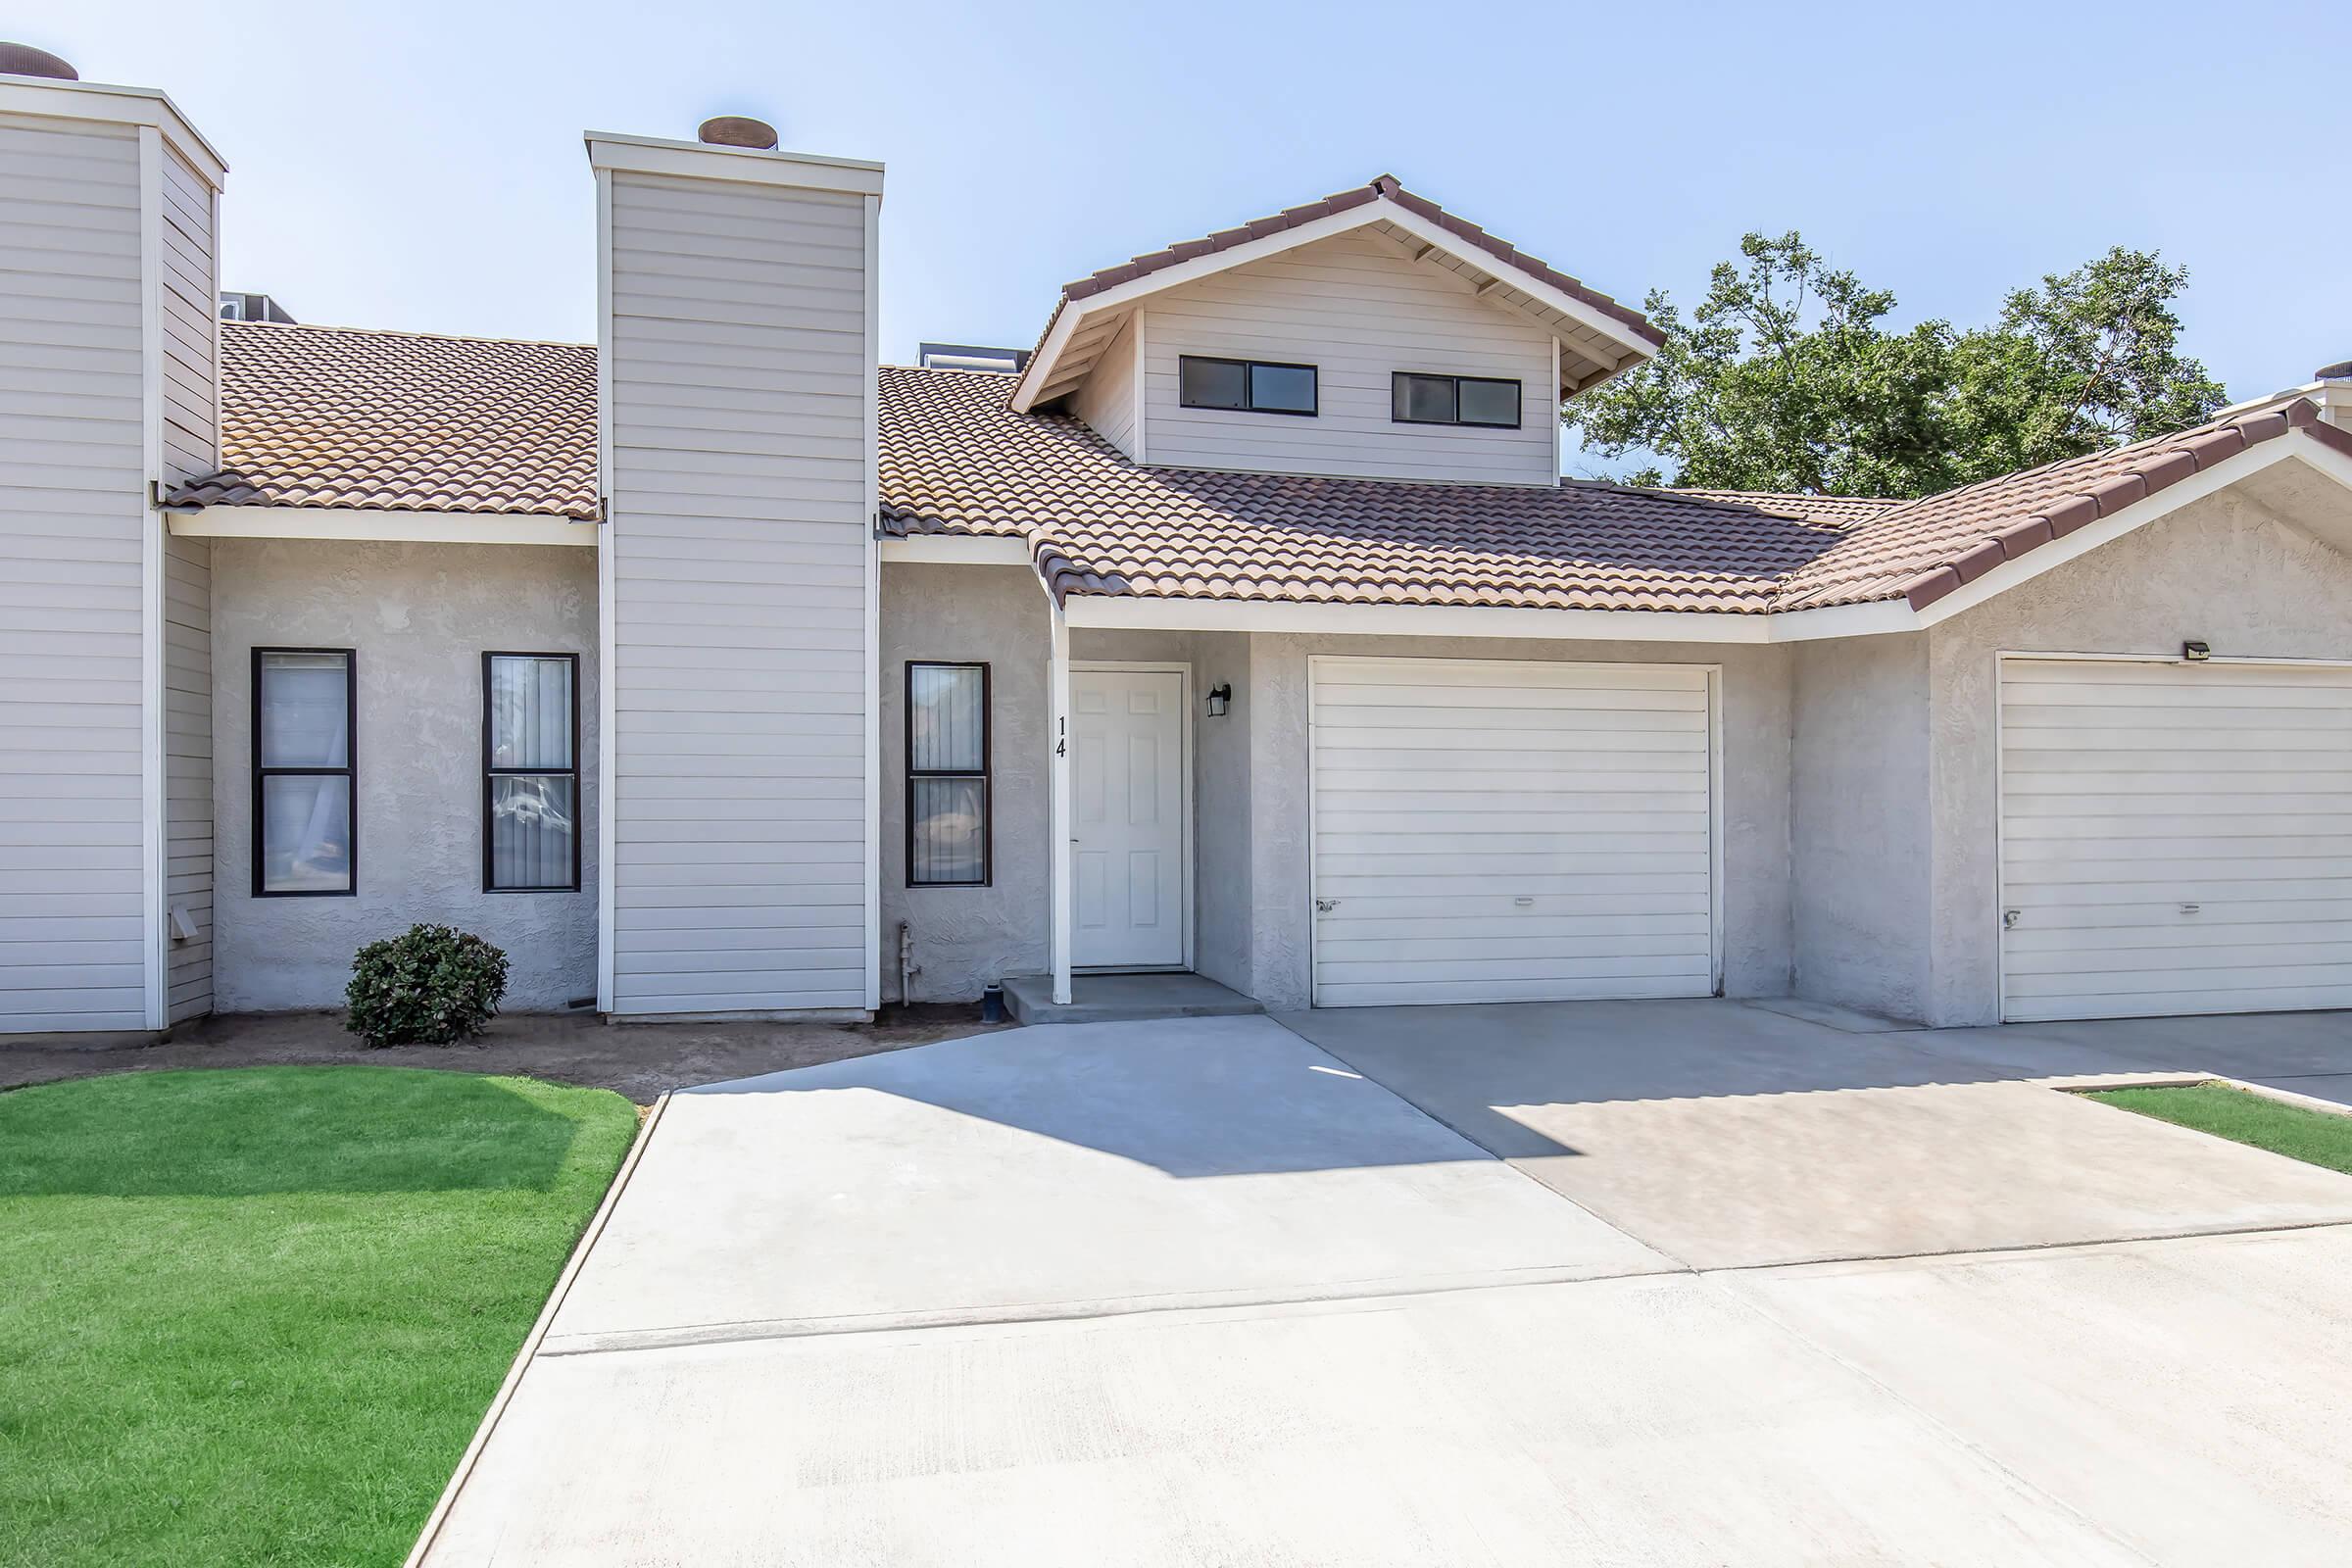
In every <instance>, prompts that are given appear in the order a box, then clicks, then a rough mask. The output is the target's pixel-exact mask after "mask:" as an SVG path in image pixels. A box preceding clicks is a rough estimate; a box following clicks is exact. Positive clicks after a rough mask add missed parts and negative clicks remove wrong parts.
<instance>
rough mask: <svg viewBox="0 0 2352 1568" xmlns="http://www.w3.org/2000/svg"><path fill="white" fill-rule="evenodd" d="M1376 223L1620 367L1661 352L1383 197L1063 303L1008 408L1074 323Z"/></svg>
mask: <svg viewBox="0 0 2352 1568" xmlns="http://www.w3.org/2000/svg"><path fill="white" fill-rule="evenodd" d="M1380 222H1387V223H1393V224H1395V225H1396V226H1397V228H1400V229H1402V230H1404V231H1405V232H1407V233H1409V234H1411V235H1412V236H1413V237H1414V238H1416V239H1418V240H1420V241H1421V242H1422V243H1423V244H1425V245H1428V246H1430V247H1432V248H1433V249H1435V250H1440V251H1444V252H1445V253H1446V255H1448V256H1452V257H1455V258H1458V259H1459V260H1461V261H1463V262H1465V263H1467V264H1468V265H1470V266H1472V267H1475V268H1477V269H1478V270H1481V271H1483V272H1487V273H1489V274H1490V275H1495V276H1504V275H1507V276H1508V277H1509V278H1510V280H1511V287H1513V288H1514V289H1517V290H1518V291H1519V292H1520V293H1522V294H1525V295H1527V296H1528V297H1529V298H1530V299H1534V300H1539V301H1541V302H1542V303H1544V305H1547V306H1549V307H1550V308H1551V309H1553V310H1555V311H1557V312H1559V313H1560V314H1561V315H1562V316H1565V317H1567V318H1568V319H1570V320H1572V321H1576V322H1579V323H1580V324H1582V325H1584V326H1587V327H1589V328H1591V329H1592V330H1593V331H1594V332H1597V333H1598V334H1600V335H1601V336H1602V337H1605V338H1607V339H1608V340H1609V341H1610V342H1612V343H1619V344H1623V345H1624V346H1625V348H1626V351H1627V356H1628V358H1627V360H1626V361H1625V362H1623V364H1621V365H1620V367H1619V368H1624V365H1625V364H1632V363H1634V362H1635V361H1638V360H1642V359H1646V358H1648V357H1649V356H1651V355H1653V354H1655V353H1657V351H1658V348H1659V345H1658V344H1657V343H1655V342H1652V341H1650V340H1648V339H1646V338H1643V337H1641V336H1639V335H1638V334H1636V333H1634V332H1633V331H1632V329H1631V328H1629V327H1628V326H1627V325H1626V324H1625V323H1624V322H1623V321H1620V320H1618V319H1616V318H1614V317H1610V316H1603V315H1602V314H1601V313H1600V312H1598V311H1596V310H1594V309H1593V307H1592V306H1590V305H1587V304H1586V303H1585V302H1584V301H1582V300H1580V299H1578V298H1577V297H1576V296H1575V295H1573V294H1570V293H1568V292H1567V291H1566V290H1565V289H1561V288H1558V287H1556V286H1554V285H1553V284H1551V283H1548V282H1545V281H1544V279H1543V278H1540V277H1538V276H1536V275H1535V274H1534V273H1533V272H1530V271H1526V270H1522V269H1520V268H1516V267H1513V266H1512V265H1511V264H1510V263H1508V262H1505V261H1503V260H1502V259H1501V258H1500V257H1498V256H1493V255H1490V254H1488V253H1487V252H1485V251H1482V250H1480V249H1478V248H1477V247H1476V246H1474V245H1469V244H1465V243H1464V242H1463V241H1462V240H1461V239H1460V238H1458V237H1457V236H1455V235H1453V234H1450V233H1448V232H1446V229H1444V228H1442V227H1440V226H1439V225H1438V224H1436V223H1433V222H1431V221H1428V220H1427V219H1425V218H1421V217H1419V216H1417V215H1416V214H1413V213H1409V212H1407V211H1405V209H1403V208H1402V207H1399V206H1398V205H1397V203H1395V202H1393V201H1391V200H1389V199H1388V198H1387V197H1386V196H1380V197H1375V198H1374V199H1373V200H1371V201H1369V202H1365V203H1362V204H1360V205H1358V206H1355V207H1350V208H1348V209H1347V210H1346V211H1344V212H1337V213H1332V214H1330V215H1328V216H1326V217H1323V218H1318V219H1315V220H1314V221H1311V222H1305V223H1301V224H1299V226H1298V227H1297V228H1286V229H1280V230H1277V231H1276V232H1274V233H1271V234H1266V235H1262V236H1260V237H1259V238H1257V239H1253V240H1248V241H1245V242H1244V243H1242V244H1239V245H1235V246H1231V247H1229V248H1227V249H1225V250H1221V251H1210V252H1208V253H1207V254H1205V255H1201V256H1196V257H1193V258H1192V259H1191V260H1189V261H1183V262H1178V263H1176V264H1175V265H1174V266H1172V267H1163V268H1160V269H1159V270H1156V271H1151V272H1146V273H1144V274H1143V275H1142V276H1140V277H1133V278H1129V279H1128V280H1127V281H1126V282H1124V283H1121V284H1119V285H1117V286H1116V287H1113V288H1106V289H1104V290H1103V292H1102V293H1100V294H1090V295H1088V296H1087V297H1086V298H1085V299H1083V300H1069V301H1067V302H1066V303H1064V305H1063V306H1062V309H1061V316H1060V318H1059V319H1057V320H1055V321H1054V328H1053V330H1052V331H1051V332H1049V333H1048V334H1047V335H1046V341H1045V342H1043V343H1041V344H1039V345H1038V349H1037V353H1036V354H1034V355H1032V356H1031V357H1030V360H1029V368H1027V369H1026V370H1024V371H1022V372H1021V382H1020V385H1019V386H1017V387H1015V388H1014V389H1013V394H1012V411H1013V412H1014V413H1015V414H1026V413H1028V412H1029V408H1030V405H1031V404H1032V403H1034V402H1036V401H1037V397H1038V394H1039V392H1040V391H1042V390H1043V389H1044V388H1045V387H1046V386H1047V385H1048V384H1049V382H1050V378H1051V372H1052V370H1053V368H1054V362H1055V361H1056V360H1057V359H1058V358H1059V357H1060V355H1061V351H1062V350H1063V349H1064V348H1065V347H1067V346H1068V344H1069V341H1070V338H1071V337H1072V336H1073V335H1074V334H1075V333H1076V331H1077V329H1078V325H1079V323H1080V322H1081V321H1083V320H1084V319H1087V318H1088V317H1091V316H1097V315H1100V314H1101V313H1103V311H1108V310H1117V309H1120V308H1123V307H1125V306H1128V305H1132V304H1133V303H1134V302H1135V301H1137V300H1140V299H1143V298H1145V297H1146V296H1148V295H1152V294H1157V293H1160V292H1161V291H1162V290H1165V289H1171V288H1181V287H1182V286H1183V285H1185V284H1187V283H1191V282H1194V281H1196V280H1198V279H1200V278H1203V277H1213V276H1214V275H1216V274H1217V273H1219V272H1225V271H1230V270H1233V269H1234V268H1237V267H1248V266H1249V265H1250V263H1252V262H1262V261H1264V260H1265V259H1266V258H1267V257H1269V256H1280V255H1282V254H1283V253H1284V252H1285V251H1294V250H1297V249H1299V247H1300V246H1302V245H1312V244H1315V243H1316V242H1317V241H1320V240H1326V239H1330V238H1332V237H1334V236H1335V235H1340V234H1348V233H1353V232H1354V231H1355V230H1356V229H1359V228H1367V227H1369V226H1371V225H1372V224H1374V223H1380Z"/></svg>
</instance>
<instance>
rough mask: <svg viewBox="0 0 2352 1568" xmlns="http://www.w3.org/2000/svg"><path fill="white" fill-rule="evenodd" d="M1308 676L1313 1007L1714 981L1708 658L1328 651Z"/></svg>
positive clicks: (1566, 995) (1539, 997)
mask: <svg viewBox="0 0 2352 1568" xmlns="http://www.w3.org/2000/svg"><path fill="white" fill-rule="evenodd" d="M1312 680H1313V687H1314V696H1313V702H1314V707H1313V718H1312V722H1311V725H1310V727H1309V733H1308V745H1309V748H1310V750H1311V754H1312V759H1313V760H1312V766H1313V769H1314V845H1313V855H1314V873H1313V874H1314V899H1315V910H1316V912H1315V923H1314V987H1315V989H1314V1000H1315V1005H1318V1006H1325V1007H1330V1006H1374V1005H1390V1004H1400V1003H1451V1002H1557V1001H1572V1000H1583V999H1590V998H1603V997H1698V996H1705V995H1707V994H1708V993H1709V992H1710V991H1712V990H1713V989H1714V975H1715V935H1714V932H1715V914H1714V911H1715V885H1716V874H1715V861H1716V857H1715V851H1714V839H1715V833H1714V826H1713V821H1714V812H1713V793H1714V785H1713V756H1712V750H1711V746H1712V740H1711V737H1712V733H1713V723H1712V706H1713V699H1712V691H1713V678H1712V673H1711V671H1709V670H1708V669H1707V668H1706V667H1705V666H1702V665H1668V664H1571V663H1544V662H1533V661H1529V662H1499V661H1491V660H1438V659H1332V658H1322V659H1317V660H1316V661H1315V662H1314V665H1313V672H1312ZM1327 906H1328V907H1327Z"/></svg>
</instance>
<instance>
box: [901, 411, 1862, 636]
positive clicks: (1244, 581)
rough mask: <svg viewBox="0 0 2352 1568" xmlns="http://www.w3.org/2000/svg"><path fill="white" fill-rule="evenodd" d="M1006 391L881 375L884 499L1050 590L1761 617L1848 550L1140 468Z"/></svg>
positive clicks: (1631, 514)
mask: <svg viewBox="0 0 2352 1568" xmlns="http://www.w3.org/2000/svg"><path fill="white" fill-rule="evenodd" d="M1011 386H1012V380H1011V378H1010V377H1009V376H1003V375H989V374H980V373H972V372H966V371H951V370H915V369H905V368H897V367H885V368H884V369H883V371H882V400H881V405H882V443H881V464H882V472H881V481H882V482H881V494H882V511H883V517H884V522H885V526H887V527H889V528H891V529H893V530H894V531H897V532H901V533H960V534H995V535H1010V536H1013V537H1018V538H1021V539H1024V540H1026V541H1027V542H1028V544H1029V546H1030V549H1031V553H1032V555H1033V557H1034V559H1035V560H1036V561H1037V563H1038V567H1039V570H1040V571H1041V572H1043V573H1044V574H1045V577H1046V580H1047V582H1048V583H1049V585H1051V586H1052V587H1053V589H1054V592H1055V593H1056V594H1057V595H1063V596H1067V595H1069V594H1073V593H1083V594H1126V595H1141V596H1147V597H1181V598H1210V599H1240V600H1265V601H1288V602H1304V603H1320V604H1389V605H1419V604H1431V605H1497V606H1533V607H1548V608H1558V609H1611V610H1718V611H1734V612H1740V613H1761V612H1763V611H1765V610H1767V609H1769V608H1770V605H1771V600H1772V595H1773V591H1774V587H1775V585H1776V584H1777V582H1778V581H1779V579H1780V578H1781V577H1782V576H1783V575H1785V574H1787V573H1788V572H1789V571H1791V570H1794V569H1796V568H1797V567H1799V566H1802V565H1803V564H1805V563H1807V562H1809V561H1811V560H1813V559H1814V558H1816V557H1817V556H1819V555H1820V554H1821V553H1822V552H1823V551H1825V550H1827V549H1829V548H1831V547H1832V546H1834V545H1835V544H1836V543H1837V542H1838V539H1840V538H1841V537H1842V535H1841V534H1840V532H1839V531H1838V529H1837V528H1836V527H1834V526H1831V525H1829V524H1825V523H1821V522H1812V521H1807V520H1805V519H1802V518H1797V517H1790V516H1783V515H1776V514H1774V513H1771V512H1767V511H1763V510H1760V509H1758V508H1756V507H1753V506H1749V505H1744V504H1739V503H1734V502H1730V501H1723V500H1716V499H1709V498H1702V497H1695V496H1679V495H1675V494H1672V493H1671V492H1666V491H1656V490H1636V489H1629V488H1624V487H1620V486H1615V485H1606V484H1584V483H1570V484H1563V485H1559V486H1556V487H1539V486H1533V485H1459V484H1410V483H1400V482H1396V481H1390V480H1374V479H1320V478H1306V477H1299V476H1294V475H1289V474H1265V473H1227V472H1210V471H1205V470H1194V469H1182V468H1156V467H1152V468H1147V467H1138V466H1136V465H1134V464H1132V463H1130V462H1128V461H1127V459H1126V458H1125V457H1123V456H1121V455H1120V453H1119V452H1118V450H1117V449H1116V448H1114V447H1112V446H1111V445H1110V444H1109V443H1108V442H1106V441H1104V440H1103V438H1102V437H1100V436H1098V435H1096V434H1095V433H1094V432H1093V431H1092V430H1090V429H1089V428H1087V426H1086V425H1085V424H1083V423H1082V422H1080V421H1079V420H1078V419H1076V418H1074V417H1069V416H1066V415H1048V414H1026V415H1024V414H1014V413H1012V412H1011V411H1010V410H1009V409H1008V408H1007V407H1006V405H1005V400H1006V397H1007V395H1008V393H1009V391H1010V389H1011Z"/></svg>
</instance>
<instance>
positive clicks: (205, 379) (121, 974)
mask: <svg viewBox="0 0 2352 1568" xmlns="http://www.w3.org/2000/svg"><path fill="white" fill-rule="evenodd" d="M0 167H5V168H6V169H7V170H8V172H9V176H10V177H9V180H8V183H7V186H6V188H5V189H4V190H0V367H5V369H4V370H0V377H4V378H5V383H6V388H7V390H8V391H9V392H10V393H11V394H13V395H15V397H17V398H18V399H20V400H21V402H20V405H19V406H20V410H21V414H22V417H20V419H19V420H18V424H19V427H20V428H19V431H18V432H17V433H18V434H19V435H20V436H21V438H22V439H23V440H24V442H25V445H24V446H23V447H22V448H21V449H19V450H18V451H17V452H16V453H15V454H13V455H12V456H11V457H10V458H9V459H8V460H7V461H6V462H4V463H0V626H5V627H6V631H7V635H5V636H0V691H5V692H6V693H7V694H8V695H9V697H10V698H11V699H12V701H11V702H10V703H9V704H7V705H6V706H5V708H0V756H7V757H10V758H12V759H14V763H13V765H12V767H11V778H10V784H11V788H10V790H9V791H8V793H7V794H6V795H5V796H0V976H13V977H18V978H16V979H6V978H0V1036H5V1035H9V1034H25V1033H48V1032H54V1031H73V1032H78V1033H90V1034H123V1035H130V1036H141V1035H152V1034H153V1033H154V1032H156V1031H159V1030H162V1029H164V1028H166V1027H168V1026H169V1025H170V1024H171V1023H172V1022H173V1021H174V1020H175V1019H177V1018H181V1017H186V1016H190V1015H192V1014H194V1013H198V1012H203V1011H208V1010H210V1007H211V994H212V983H211V920H212V913H211V909H212V898H211V886H212V874H211V856H212V850H211V841H212V832H211V816H212V810H211V792H212V778H211V764H210V762H209V761H204V760H202V753H203V751H204V748H203V747H202V746H201V745H199V744H198V741H199V738H200V737H201V735H203V734H207V733H209V729H210V714H211V683H210V676H209V673H207V671H208V670H209V650H208V648H207V643H208V641H209V632H208V630H207V622H208V621H209V615H210V613H209V609H208V608H207V600H206V594H205V587H204V576H205V573H204V571H203V564H202V562H201V560H200V558H199V556H198V554H197V552H198V551H200V550H201V546H197V545H194V543H193V542H188V545H189V547H188V548H183V545H182V542H181V541H177V540H172V539H170V538H169V537H168V535H167V533H166V527H165V520H164V516H163V515H162V513H161V512H160V511H159V510H158V508H157V506H156V500H157V497H158V495H159V493H160V492H162V491H165V490H168V489H169V488H170V487H171V486H172V485H173V484H176V483H178V482H179V481H180V480H183V479H188V478H193V477H195V476H197V475H199V474H204V473H209V472H211V471H213V470H214V469H215V468H216V467H218V466H219V432H218V430H217V428H216V426H215V422H214V420H215V415H214V403H215V395H214V386H215V369H214V332H215V323H214V315H213V313H214V309H215V306H214V299H213V296H214V291H215V290H216V288H217V287H218V281H219V280H218V278H217V277H216V276H215V271H216V267H215V247H214V234H215V231H216V228H217V221H218V214H219V197H220V189H221V176H222V173H223V172H224V166H223V165H222V164H221V158H220V156H219V155H218V154H217V153H215V152H214V151H213V149H212V147H211V146H210V145H209V144H207V143H206V141H205V139H204V138H203V137H202V136H201V135H199V134H198V133H197V131H196V129H195V127H193V126H192V125H190V124H189V123H188V122H187V121H186V119H185V118H184V117H182V116H181V114H180V113H179V111H178V110H177V109H176V108H175V107H173V105H172V101H171V100H170V99H169V98H167V97H165V96H164V95H163V94H162V93H160V92H157V91H155V90H154V89H152V88H145V87H113V86H103V85H99V84H96V83H91V82H84V81H81V80H80V79H78V76H77V74H76V73H75V72H74V70H73V67H72V66H71V65H69V64H67V63H66V62H65V61H63V60H60V59H59V58H57V57H56V56H55V55H52V54H49V53H47V52H45V51H42V50H38V49H31V48H28V47H26V46H24V45H21V44H6V45H0ZM68 410H71V412H70V413H69V412H66V411H68ZM167 694H169V695H167ZM173 822H177V823H181V824H184V827H182V828H173V827H171V826H169V825H168V824H169V823H173ZM69 825H70V829H69ZM36 845H37V846H38V848H35V847H34V846H36ZM167 857H169V858H170V859H169V862H168V860H167ZM168 863H169V865H170V871H169V876H168V874H167V865H168ZM175 910H176V911H177V912H178V914H179V915H180V917H181V918H180V920H179V921H177V922H174V921H173V920H172V914H173V912H174V911H175ZM175 930H180V931H184V932H185V933H186V935H184V936H179V937H176V939H175V936H174V932H175Z"/></svg>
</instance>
